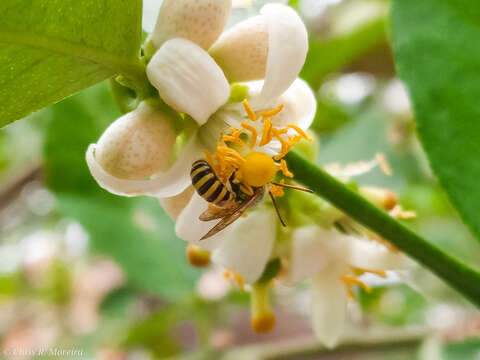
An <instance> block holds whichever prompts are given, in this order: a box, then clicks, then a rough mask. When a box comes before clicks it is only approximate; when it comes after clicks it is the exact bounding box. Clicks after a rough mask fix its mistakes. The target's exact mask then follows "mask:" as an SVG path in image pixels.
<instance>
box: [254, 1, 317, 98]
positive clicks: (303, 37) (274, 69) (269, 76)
mask: <svg viewBox="0 0 480 360" xmlns="http://www.w3.org/2000/svg"><path fill="white" fill-rule="evenodd" d="M260 13H261V14H262V15H263V16H265V17H266V20H267V25H268V43H269V45H268V59H267V71H266V75H265V84H264V85H263V89H262V92H261V94H260V95H259V97H258V98H257V99H254V100H252V106H255V107H262V105H264V104H267V103H268V102H269V101H271V100H272V99H276V98H277V97H279V96H280V95H281V94H283V93H284V92H285V90H287V89H288V88H289V87H290V86H291V85H292V83H293V82H294V81H295V79H296V78H297V76H298V74H299V73H300V70H301V69H302V67H303V64H304V63H305V59H306V57H307V51H308V34H307V29H306V28H305V25H304V24H303V22H302V20H301V19H300V17H299V16H298V14H297V13H296V12H295V10H293V9H292V8H290V7H288V6H285V5H281V4H267V5H265V6H264V7H263V8H262V9H261V11H260Z"/></svg>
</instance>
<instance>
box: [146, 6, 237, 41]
mask: <svg viewBox="0 0 480 360" xmlns="http://www.w3.org/2000/svg"><path fill="white" fill-rule="evenodd" d="M231 9H232V1H231V0H196V1H192V0H164V1H163V4H162V7H161V9H160V13H159V14H158V18H157V23H156V25H155V29H154V30H153V32H152V34H151V35H150V41H151V42H152V43H153V45H154V46H155V47H156V48H157V49H158V48H160V46H162V44H163V43H164V42H165V41H167V40H170V39H173V38H183V39H187V40H190V41H192V42H194V43H196V44H197V45H199V46H200V47H202V48H203V49H204V50H208V48H209V47H210V46H211V45H212V44H213V43H214V42H215V40H217V38H218V37H219V36H220V34H221V33H222V31H223V28H224V27H225V24H226V23H227V20H228V16H229V15H230V11H231Z"/></svg>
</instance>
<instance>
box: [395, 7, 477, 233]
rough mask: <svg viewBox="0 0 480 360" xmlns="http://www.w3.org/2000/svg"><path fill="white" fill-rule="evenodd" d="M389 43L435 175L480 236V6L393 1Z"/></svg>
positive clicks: (464, 217) (467, 221) (465, 219)
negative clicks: (409, 96) (408, 94)
mask: <svg viewBox="0 0 480 360" xmlns="http://www.w3.org/2000/svg"><path fill="white" fill-rule="evenodd" d="M393 37H394V50H395V59H396V63H397V67H398V71H399V74H400V76H401V78H402V79H403V80H404V81H405V82H406V84H407V86H408V88H409V91H410V95H411V99H412V101H413V105H414V110H415V114H416V119H417V122H418V132H419V134H420V138H421V140H422V142H423V146H424V149H425V151H426V152H427V154H428V157H429V159H430V163H431V166H432V169H433V171H434V172H435V174H436V175H437V176H438V178H439V179H440V182H441V184H442V186H443V187H444V188H445V189H446V191H447V192H448V194H449V195H450V197H451V199H452V201H453V203H454V205H455V206H456V207H457V209H458V210H459V212H460V214H461V215H462V217H463V219H464V221H465V222H466V223H467V224H468V225H469V226H470V227H471V229H472V230H473V232H474V233H475V234H476V236H477V237H479V238H480V218H479V217H478V204H479V202H480V187H479V186H478V184H479V182H478V179H479V178H480V162H479V161H478V158H479V155H480V121H479V119H480V102H479V101H478V94H479V93H480V46H479V45H478V39H479V38H480V3H478V2H476V1H468V0H461V1H458V0H440V1H437V0H424V1H416V0H396V1H394V6H393Z"/></svg>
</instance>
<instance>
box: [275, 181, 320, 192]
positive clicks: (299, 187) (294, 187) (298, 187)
mask: <svg viewBox="0 0 480 360" xmlns="http://www.w3.org/2000/svg"><path fill="white" fill-rule="evenodd" d="M272 184H273V185H277V186H280V187H284V188H288V189H294V190H300V191H305V192H308V193H310V194H313V190H310V189H307V188H304V187H301V186H295V185H288V184H280V183H276V182H272Z"/></svg>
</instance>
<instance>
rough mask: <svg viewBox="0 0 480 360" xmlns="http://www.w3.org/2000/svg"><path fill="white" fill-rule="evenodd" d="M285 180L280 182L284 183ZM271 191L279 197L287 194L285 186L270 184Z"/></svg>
mask: <svg viewBox="0 0 480 360" xmlns="http://www.w3.org/2000/svg"><path fill="white" fill-rule="evenodd" d="M283 183H284V181H283V179H282V180H281V181H280V184H283ZM270 192H271V193H272V195H273V196H277V197H282V196H283V195H285V192H284V191H283V188H282V187H281V186H278V185H274V184H270Z"/></svg>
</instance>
